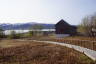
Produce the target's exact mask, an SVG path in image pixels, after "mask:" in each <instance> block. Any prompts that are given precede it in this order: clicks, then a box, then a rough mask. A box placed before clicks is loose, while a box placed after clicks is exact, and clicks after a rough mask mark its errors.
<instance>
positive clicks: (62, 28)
mask: <svg viewBox="0 0 96 64" xmlns="http://www.w3.org/2000/svg"><path fill="white" fill-rule="evenodd" d="M76 29H77V28H76V26H72V25H70V24H68V23H67V22H66V21H64V20H63V19H62V20H60V21H59V22H58V23H57V24H56V25H55V32H56V36H57V37H65V36H72V35H76V33H77V30H76Z"/></svg>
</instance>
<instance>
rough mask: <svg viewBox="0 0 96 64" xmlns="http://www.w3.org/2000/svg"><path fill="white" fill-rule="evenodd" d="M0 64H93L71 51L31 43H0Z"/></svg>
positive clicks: (64, 48) (56, 46)
mask: <svg viewBox="0 0 96 64" xmlns="http://www.w3.org/2000/svg"><path fill="white" fill-rule="evenodd" d="M0 64H95V62H94V61H92V60H91V59H89V58H88V57H87V56H85V55H84V54H82V53H79V52H77V51H75V50H73V49H70V48H67V47H63V46H59V45H53V44H47V43H40V42H38V43H37V42H33V41H28V40H26V41H17V40H2V41H0Z"/></svg>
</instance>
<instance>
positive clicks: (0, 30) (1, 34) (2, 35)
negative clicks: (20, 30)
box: [0, 28, 5, 38]
mask: <svg viewBox="0 0 96 64" xmlns="http://www.w3.org/2000/svg"><path fill="white" fill-rule="evenodd" d="M4 36H5V35H4V30H3V29H2V28H0V38H4Z"/></svg>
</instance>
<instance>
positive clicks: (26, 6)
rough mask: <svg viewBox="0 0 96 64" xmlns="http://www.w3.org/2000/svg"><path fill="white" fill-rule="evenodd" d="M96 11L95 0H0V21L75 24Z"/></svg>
mask: <svg viewBox="0 0 96 64" xmlns="http://www.w3.org/2000/svg"><path fill="white" fill-rule="evenodd" d="M94 13H96V0H0V23H26V22H39V23H52V24H53V23H54V24H55V23H57V22H58V21H59V20H60V19H64V20H66V21H67V22H68V23H70V24H73V25H77V24H79V23H80V22H81V21H82V18H83V17H85V16H87V15H91V14H94Z"/></svg>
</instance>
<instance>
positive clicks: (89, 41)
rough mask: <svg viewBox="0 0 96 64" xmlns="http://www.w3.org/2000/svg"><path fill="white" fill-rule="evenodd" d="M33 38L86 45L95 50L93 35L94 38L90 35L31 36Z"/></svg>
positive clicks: (95, 44)
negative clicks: (63, 36) (61, 36)
mask: <svg viewBox="0 0 96 64" xmlns="http://www.w3.org/2000/svg"><path fill="white" fill-rule="evenodd" d="M33 39H36V40H45V41H56V42H61V43H68V44H73V45H78V46H82V47H86V48H89V49H92V50H96V38H95V37H94V38H91V37H65V38H48V37H40V38H33Z"/></svg>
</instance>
